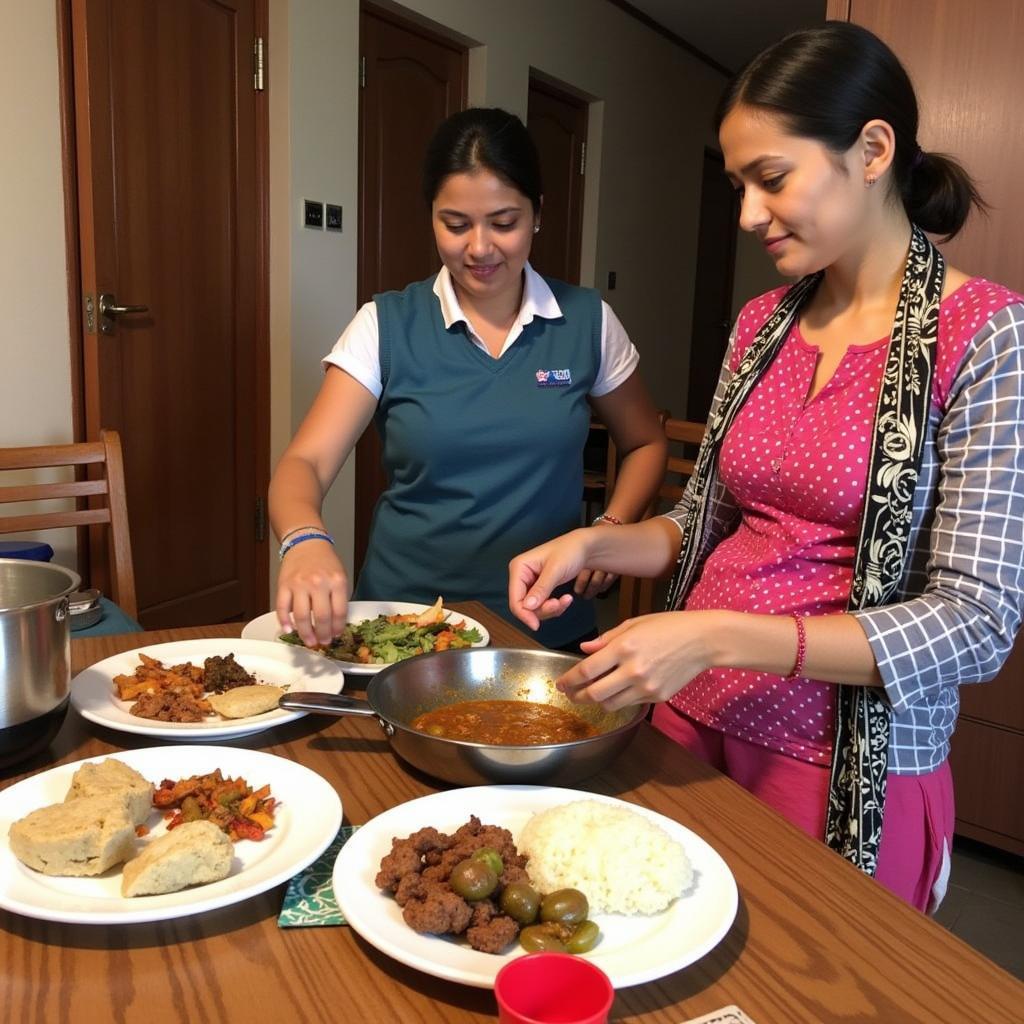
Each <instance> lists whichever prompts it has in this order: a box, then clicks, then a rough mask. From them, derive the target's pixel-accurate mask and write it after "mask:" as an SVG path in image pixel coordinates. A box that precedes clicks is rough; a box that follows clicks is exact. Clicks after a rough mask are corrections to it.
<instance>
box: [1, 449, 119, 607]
mask: <svg viewBox="0 0 1024 1024" xmlns="http://www.w3.org/2000/svg"><path fill="white" fill-rule="evenodd" d="M53 466H98V467H100V468H101V469H102V471H103V475H102V476H101V477H99V478H98V479H88V480H71V481H66V482H59V483H44V484H15V485H9V486H0V504H5V503H9V502H21V501H47V500H52V499H54V498H75V499H90V501H89V507H88V508H86V507H81V506H83V505H84V502H82V501H76V506H78V507H76V508H75V509H73V510H68V511H57V512H34V513H27V514H23V515H2V516H0V534H5V533H25V532H29V531H34V530H53V529H58V528H64V527H70V526H75V527H90V528H96V527H98V526H107V527H109V537H108V538H107V539H108V543H107V545H106V547H107V551H108V554H109V556H110V585H111V588H112V593H111V594H110V595H109V596H110V598H111V600H113V601H114V603H115V604H117V605H118V607H119V608H120V609H121V610H122V611H123V612H124V613H125V614H126V615H128V616H129V617H130V618H132V619H136V618H138V607H137V604H136V598H135V572H134V569H133V568H132V546H131V540H130V538H129V535H128V505H127V502H126V500H125V488H124V461H123V459H122V457H121V439H120V437H119V436H118V433H117V431H116V430H101V431H100V440H99V441H86V442H83V443H81V444H50V445H40V446H38V447H33V448H0V471H2V470H26V469H39V468H42V467H53ZM104 495H105V498H104V497H103V496H104Z"/></svg>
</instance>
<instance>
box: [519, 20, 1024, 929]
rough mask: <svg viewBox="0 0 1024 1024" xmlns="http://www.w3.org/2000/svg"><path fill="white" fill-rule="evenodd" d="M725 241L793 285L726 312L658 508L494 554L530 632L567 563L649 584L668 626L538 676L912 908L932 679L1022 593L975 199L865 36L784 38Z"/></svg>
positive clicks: (949, 686)
mask: <svg viewBox="0 0 1024 1024" xmlns="http://www.w3.org/2000/svg"><path fill="white" fill-rule="evenodd" d="M718 122H719V139H720V142H721V145H722V150H723V153H724V156H725V165H726V171H727V173H728V174H729V177H730V179H731V180H732V181H733V183H734V184H735V186H736V188H737V189H738V190H739V191H740V192H741V194H742V196H743V201H742V208H741V216H740V224H741V226H742V227H743V228H744V229H745V230H748V231H753V232H755V233H756V234H757V236H758V237H759V238H760V240H761V241H762V242H763V243H764V245H765V248H766V249H767V251H768V253H769V255H770V256H771V257H772V259H774V261H775V263H776V266H777V267H778V269H779V271H780V272H781V273H782V274H783V275H785V276H786V277H790V278H794V279H797V283H796V284H794V285H792V286H790V287H786V288H779V289H777V290H775V291H773V292H769V293H768V294H766V295H763V296H761V297H760V298H758V299H755V300H754V301H752V302H750V303H749V304H748V305H747V306H746V307H745V308H744V309H743V311H742V312H741V314H740V316H739V318H738V320H737V323H736V326H735V329H734V331H733V336H732V339H731V342H730V349H729V354H728V356H727V359H726V364H725V366H724V367H723V373H722V378H721V381H720V383H719V388H718V391H717V393H716V396H715V402H714V404H713V406H712V410H711V415H710V417H709V421H708V433H707V437H706V439H705V443H704V445H703V446H702V448H701V453H700V456H699V458H698V461H697V468H696V469H695V471H694V475H693V477H692V478H691V480H690V482H689V485H688V487H687V490H686V494H685V495H684V497H683V500H682V502H681V503H680V505H679V506H678V507H677V508H676V509H675V510H673V511H672V512H671V513H669V514H668V515H667V516H661V517H656V518H654V519H650V520H648V521H646V522H644V523H642V524H636V525H631V526H622V527H618V528H616V529H613V530H602V531H598V530H577V531H574V532H572V533H570V534H567V535H565V536H564V537H561V538H558V539H557V540H555V541H553V542H551V543H549V544H545V545H542V546H540V547H538V548H534V549H533V550H531V551H528V552H526V553H525V554H523V555H521V556H519V557H518V558H517V559H515V560H514V561H513V562H512V565H511V567H510V583H509V603H510V606H511V608H512V610H513V611H514V612H515V613H516V614H517V615H518V616H519V618H520V619H521V620H522V621H523V622H525V623H527V624H528V625H530V626H531V627H533V628H536V626H537V624H538V623H539V621H540V620H541V619H543V618H546V617H548V616H551V615H557V614H559V613H560V612H561V611H562V610H563V609H564V607H566V602H567V600H568V599H567V598H566V597H563V598H561V599H558V600H554V599H552V598H550V596H549V595H550V594H551V591H552V590H553V588H554V587H555V586H556V585H558V584H559V583H561V582H563V581H565V580H568V579H571V578H572V577H573V576H575V575H576V573H577V572H578V571H579V570H580V569H581V568H583V567H589V568H595V569H604V570H606V571H610V572H622V573H630V574H634V575H641V576H643V575H647V576H657V575H664V574H666V573H668V572H669V571H673V567H674V576H673V581H672V586H671V590H670V600H669V604H668V608H669V610H668V611H666V612H663V613H661V614H656V615H649V616H644V617H642V618H639V619H634V620H629V621H627V622H624V623H622V624H621V625H619V626H618V627H616V628H615V629H613V630H611V631H609V632H608V633H606V634H604V635H603V636H601V637H599V638H598V639H597V640H594V641H591V642H589V643H587V644H584V645H583V650H584V652H585V653H586V654H587V655H588V656H587V657H586V658H585V659H584V660H583V661H581V662H580V663H579V664H578V665H577V666H576V667H574V668H573V669H572V670H571V671H570V672H568V673H567V674H566V675H565V676H564V677H563V678H562V679H561V680H560V681H559V685H560V687H561V688H562V689H563V690H564V691H565V692H566V693H567V694H569V695H570V696H571V697H573V699H576V700H580V701H599V702H600V703H602V704H603V705H605V706H606V707H608V708H610V709H612V708H618V707H622V706H624V705H626V704H630V703H636V702H643V701H656V702H659V703H658V704H657V706H656V709H655V713H654V724H655V725H656V726H657V727H658V728H660V729H661V730H662V731H664V732H665V733H667V734H668V735H669V736H671V737H672V738H674V739H675V740H677V741H678V742H679V743H681V744H683V745H684V746H686V747H687V748H688V749H689V750H691V751H692V752H694V753H696V754H697V755H698V756H700V757H702V758H704V759H705V760H707V761H709V762H711V763H713V764H715V765H716V766H717V767H719V768H720V769H721V770H723V771H726V772H727V773H728V774H729V775H730V776H732V777H733V778H735V779H736V780H737V781H738V782H740V783H741V784H742V785H744V786H745V787H747V788H748V789H750V790H751V791H752V792H754V793H755V794H756V795H758V796H759V797H761V798H762V799H764V800H765V801H766V802H768V803H769V804H771V805H772V806H773V807H775V808H776V809H777V810H778V811H779V812H780V813H781V814H783V815H785V816H786V817H787V818H789V819H790V820H791V821H792V822H793V823H794V824H796V825H797V826H799V827H800V828H802V829H804V830H805V831H807V832H808V833H809V834H811V835H814V836H817V837H821V838H824V839H825V841H826V842H827V843H828V844H829V845H830V846H831V847H832V848H833V849H835V850H836V851H837V852H838V853H840V854H841V855H842V856H844V857H846V858H847V859H848V860H850V861H852V862H853V863H855V864H857V865H858V866H859V867H861V868H862V869H863V870H864V871H866V872H867V873H869V874H872V875H874V876H875V877H876V878H877V879H878V880H879V881H880V882H882V883H883V884H884V885H886V886H888V887H889V888H890V889H891V890H893V891H894V892H896V893H898V894H899V895H900V896H902V897H903V898H904V899H906V900H908V901H909V902H911V903H913V904H914V905H915V906H917V907H919V908H920V909H922V910H927V909H932V908H934V906H936V905H937V902H938V900H939V899H941V896H942V893H943V891H944V889H945V883H946V876H947V874H948V852H949V847H950V843H951V840H952V828H953V792H952V784H951V780H950V775H949V768H948V764H947V756H948V751H949V737H950V735H951V733H952V730H953V725H954V723H955V720H956V714H957V709H958V687H959V686H960V685H961V684H963V683H969V682H977V681H980V680H983V679H987V678H991V677H992V676H993V675H994V674H995V673H996V672H997V671H998V669H999V667H1000V666H1001V664H1002V662H1003V661H1004V660H1005V657H1006V655H1007V654H1008V652H1009V650H1010V647H1011V644H1012V640H1013V635H1014V633H1015V631H1016V629H1017V627H1018V625H1019V623H1020V618H1021V611H1022V607H1021V606H1022V593H1024V427H1022V423H1024V300H1022V299H1021V297H1020V296H1018V295H1015V294H1014V293H1012V292H1010V291H1008V290H1007V289H1005V288H1003V287H1001V286H999V285H995V284H992V283H990V282H988V281H984V280H982V279H979V278H972V277H969V276H968V275H967V274H965V273H963V272H961V271H959V270H956V269H954V268H952V267H948V266H946V265H945V263H944V261H943V259H942V256H941V254H940V253H939V251H938V250H937V249H936V248H935V247H934V245H932V243H931V242H930V241H929V240H928V238H927V237H926V235H925V232H931V233H935V234H939V235H944V236H945V237H946V238H947V239H948V238H949V237H952V235H954V234H955V233H956V232H957V231H958V230H959V229H960V228H961V227H962V225H963V223H964V221H965V220H966V218H967V215H968V213H969V211H970V207H971V205H972V204H980V200H979V198H978V195H977V193H976V191H975V190H974V186H973V184H972V183H971V181H970V178H969V177H968V176H967V174H966V173H965V172H964V171H963V169H962V168H961V167H960V166H959V165H958V164H957V163H955V162H954V161H953V160H951V159H949V158H948V157H944V156H941V155H939V154H934V153H925V152H922V150H921V149H920V147H919V146H918V144H917V140H916V134H917V103H916V99H915V97H914V92H913V88H912V86H911V84H910V81H909V79H908V78H907V75H906V73H905V71H904V70H903V68H902V66H901V65H900V63H899V61H898V60H897V59H896V57H895V56H894V55H893V53H892V52H891V51H890V50H889V49H888V48H887V47H886V46H885V44H883V43H882V42H881V41H880V40H879V39H877V38H876V37H875V36H873V35H872V34H871V33H870V32H867V31H866V30H865V29H862V28H859V27H857V26H853V25H849V24H846V23H839V22H834V23H828V24H826V25H824V26H822V27H820V28H816V29H811V30H808V31H805V32H799V33H796V34H794V35H792V36H789V37H787V38H786V39H783V40H782V41H781V42H779V43H777V44H776V45H775V46H773V47H771V48H769V49H768V50H766V51H765V52H764V53H762V54H760V55H759V56H758V57H756V58H755V59H754V60H753V61H752V62H751V63H750V64H749V65H748V66H747V68H745V69H744V71H743V72H741V73H740V75H739V76H738V77H737V79H736V80H735V81H734V82H733V83H732V84H731V85H730V87H729V88H728V90H727V92H726V94H725V96H724V97H723V100H722V103H721V105H720V111H719V118H718Z"/></svg>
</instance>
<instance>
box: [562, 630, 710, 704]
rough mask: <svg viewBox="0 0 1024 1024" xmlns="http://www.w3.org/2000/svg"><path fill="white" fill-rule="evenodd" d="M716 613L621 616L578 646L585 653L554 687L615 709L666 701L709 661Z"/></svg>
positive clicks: (582, 700)
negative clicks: (619, 619)
mask: <svg viewBox="0 0 1024 1024" xmlns="http://www.w3.org/2000/svg"><path fill="white" fill-rule="evenodd" d="M717 623H718V613H716V612H660V613H658V614H654V615H642V616H640V617H639V618H636V619H626V621H625V622H621V623H619V625H618V626H616V627H615V628H614V629H611V630H609V631H608V632H607V633H602V634H601V636H599V637H598V638H597V639H596V640H587V641H586V642H584V643H583V644H582V645H581V646H582V649H583V652H584V653H585V654H586V655H587V657H585V658H584V659H583V660H582V661H580V662H578V663H577V664H576V665H574V666H573V667H572V668H571V669H570V670H569V671H568V672H566V673H565V675H563V676H561V677H560V678H559V679H557V680H556V681H555V682H556V685H557V687H558V689H559V690H561V691H562V693H564V694H565V695H566V696H567V697H568V698H569V699H570V700H573V701H576V702H577V703H581V704H583V703H596V704H600V705H601V706H602V707H604V708H605V709H606V710H607V711H617V710H618V709H619V708H624V707H626V706H627V705H629V704H645V703H648V702H651V701H662V700H668V698H669V697H671V696H673V695H674V694H676V693H678V692H679V691H680V690H681V689H682V688H683V687H684V686H685V685H686V684H687V683H688V682H690V680H691V679H693V678H694V677H695V676H697V675H699V674H700V673H701V672H703V671H704V670H705V669H707V668H710V667H711V666H712V665H713V664H714V663H715V662H714V656H713V650H714V644H713V637H714V635H715V627H716V624H717Z"/></svg>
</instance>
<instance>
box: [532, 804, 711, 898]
mask: <svg viewBox="0 0 1024 1024" xmlns="http://www.w3.org/2000/svg"><path fill="white" fill-rule="evenodd" d="M516 846H517V848H518V849H519V852H520V853H525V854H529V857H530V860H529V863H528V864H527V865H526V870H527V873H528V874H529V876H530V880H531V882H532V883H533V885H534V887H535V888H537V889H538V890H539V891H540V892H542V893H549V892H554V891H555V890H556V889H579V890H580V892H582V893H583V894H584V895H585V896H586V897H587V900H588V902H589V904H590V910H591V912H592V913H607V914H657V913H658V912H659V911H662V910H664V909H665V908H666V907H667V906H668V905H669V904H670V903H671V902H672V901H673V900H674V899H676V897H678V896H680V895H682V893H683V892H684V891H685V890H686V888H687V887H688V886H689V884H690V881H691V879H692V878H693V868H692V867H691V865H690V859H689V857H687V856H686V851H685V850H684V849H683V848H682V846H681V845H680V844H679V843H678V842H676V841H675V840H674V839H672V838H671V837H670V836H669V835H668V833H667V832H666V831H665V830H664V829H663V828H662V827H661V826H660V825H656V824H655V823H654V822H652V821H650V820H648V819H647V818H645V817H644V816H643V815H642V814H637V813H636V811H630V810H627V809H626V808H624V807H620V806H618V805H616V804H606V803H603V802H602V801H599V800H575V801H573V802H572V803H568V804H562V805H561V806H559V807H551V808H549V809H548V810H546V811H540V812H539V813H537V814H534V815H533V817H531V818H530V820H529V821H528V822H527V823H526V825H525V826H524V827H523V831H522V833H521V834H520V836H519V840H518V842H517V843H516Z"/></svg>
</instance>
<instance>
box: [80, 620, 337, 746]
mask: <svg viewBox="0 0 1024 1024" xmlns="http://www.w3.org/2000/svg"><path fill="white" fill-rule="evenodd" d="M156 666H159V667H156ZM225 668H227V669H228V671H227V672H225V671H224V669H225ZM215 669H216V671H215ZM344 684H345V676H344V674H343V673H342V670H341V665H340V664H338V663H337V662H333V661H330V660H329V659H327V658H323V657H321V656H320V655H319V654H316V653H315V652H313V651H308V650H306V649H305V648H303V647H294V646H290V645H288V644H281V643H274V642H272V641H268V640H245V639H231V638H223V639H222V638H213V639H206V640H181V641H177V642H174V643H166V644H150V645H149V646H146V647H140V648H136V649H135V650H131V651H124V652H122V653H121V654H115V655H114V656H113V657H110V658H106V659H105V660H103V661H100V662H97V663H96V664H95V665H91V666H90V667H89V668H87V669H85V670H84V671H82V672H80V673H79V674H78V675H77V676H75V678H74V679H73V680H72V681H71V703H72V705H73V707H74V708H75V710H76V711H78V713H79V714H80V715H81V716H82V717H83V718H85V719H87V720H88V721H90V722H94V723H96V724H97V725H103V726H106V727H107V728H109V729H117V730H119V731H121V732H130V733H136V734H138V735H142V736H155V737H159V738H160V739H162V740H187V741H189V742H195V741H196V740H224V739H230V738H232V737H239V736H248V735H250V734H251V733H256V732H262V731H263V730H264V729H271V728H273V727H274V726H276V725H284V724H285V723H286V722H291V721H293V720H294V719H296V718H301V717H302V716H303V714H305V712H302V711H284V710H282V709H280V708H278V706H277V702H278V700H279V699H280V697H281V696H282V695H283V694H285V693H288V692H299V691H301V692H310V691H312V692H317V693H340V692H341V690H342V687H343V686H344ZM122 695H124V696H122ZM218 709H219V710H218ZM154 716H155V717H154ZM175 719H176V720H175Z"/></svg>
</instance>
